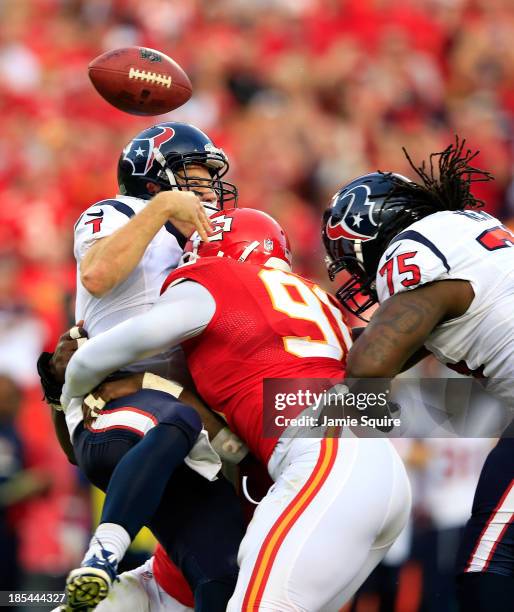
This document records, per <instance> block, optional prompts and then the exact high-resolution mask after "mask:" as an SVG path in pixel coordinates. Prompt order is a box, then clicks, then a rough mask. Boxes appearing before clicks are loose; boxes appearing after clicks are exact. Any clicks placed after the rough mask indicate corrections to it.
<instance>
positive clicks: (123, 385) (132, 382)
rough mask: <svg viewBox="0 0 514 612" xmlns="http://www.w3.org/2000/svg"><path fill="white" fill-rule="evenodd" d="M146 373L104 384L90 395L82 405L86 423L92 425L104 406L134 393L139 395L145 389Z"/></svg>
mask: <svg viewBox="0 0 514 612" xmlns="http://www.w3.org/2000/svg"><path fill="white" fill-rule="evenodd" d="M144 375H145V374H144V372H141V373H140V374H133V375H131V376H127V377H126V378H120V379H119V380H110V381H108V382H104V383H102V384H101V385H98V387H97V388H96V389H95V390H94V391H93V392H92V393H90V394H89V395H88V396H87V397H86V398H85V400H84V402H83V404H82V415H83V417H84V422H85V423H86V425H87V424H90V423H91V421H92V420H93V419H95V418H96V417H97V416H98V415H99V413H100V412H101V410H102V408H103V406H105V405H106V404H108V403H109V402H111V401H112V400H115V399H118V398H120V397H125V396H126V395H131V394H132V393H137V392H138V391H140V390H141V389H142V388H143V377H144Z"/></svg>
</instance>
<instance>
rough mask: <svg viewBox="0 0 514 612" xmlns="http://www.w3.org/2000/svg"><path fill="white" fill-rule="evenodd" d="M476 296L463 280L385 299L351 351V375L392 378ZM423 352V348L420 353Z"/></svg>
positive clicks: (460, 313)
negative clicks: (428, 339)
mask: <svg viewBox="0 0 514 612" xmlns="http://www.w3.org/2000/svg"><path fill="white" fill-rule="evenodd" d="M473 297H474V293H473V289H472V287H471V284H470V283H469V282H467V281H462V280H448V281H438V282H435V283H430V284H427V285H423V286H422V287H419V288H417V289H413V290H412V291H407V292H405V293H399V294H397V295H394V296H392V297H391V298H389V299H388V300H386V301H385V302H384V303H383V304H382V305H381V306H380V308H378V310H376V311H375V313H374V314H373V317H372V319H371V321H370V323H369V325H368V326H367V327H366V329H365V330H364V331H363V332H362V334H361V335H360V336H359V338H358V339H357V341H356V342H355V344H354V345H353V346H352V348H351V350H350V353H349V355H348V361H347V370H346V375H347V377H348V378H392V377H394V376H396V375H397V374H399V373H400V372H401V371H402V369H403V368H404V366H405V365H406V364H407V362H408V361H409V363H410V364H411V365H413V364H412V363H411V358H412V357H413V356H414V354H415V353H416V351H418V350H421V351H423V345H424V343H425V342H426V340H427V338H428V336H429V335H430V333H431V332H432V330H433V329H434V327H436V326H437V325H439V324H440V323H443V322H444V321H447V320H449V319H453V318H455V317H459V316H461V315H463V314H464V313H465V312H466V310H467V309H468V308H469V306H470V304H471V302H472V300H473ZM421 356H424V355H423V352H422V353H421Z"/></svg>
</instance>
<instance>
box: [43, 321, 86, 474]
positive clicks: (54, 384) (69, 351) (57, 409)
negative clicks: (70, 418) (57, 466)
mask: <svg viewBox="0 0 514 612" xmlns="http://www.w3.org/2000/svg"><path fill="white" fill-rule="evenodd" d="M83 323H84V321H79V322H78V323H77V325H75V326H74V327H73V328H72V329H70V330H68V331H66V332H65V333H64V334H62V336H61V337H60V338H59V341H58V343H57V346H56V347H55V351H54V352H53V353H47V352H44V353H41V355H40V356H39V359H38V362H37V370H38V373H39V376H40V379H41V387H42V389H43V393H44V398H45V401H46V402H47V404H48V405H49V406H50V408H51V411H52V422H53V425H54V430H55V434H56V437H57V440H58V442H59V445H60V446H61V448H62V450H63V452H64V454H65V455H66V457H67V458H68V461H69V462H70V463H73V464H74V465H76V463H77V461H76V459H75V454H74V452H73V445H72V443H71V440H70V434H69V431H68V426H67V425H66V419H65V416H64V412H63V411H62V409H61V406H60V396H61V392H62V386H63V383H64V372H65V370H66V366H67V364H68V362H69V360H70V359H71V356H72V355H73V354H74V353H75V352H76V351H77V349H78V347H79V346H80V344H81V343H83V342H85V341H86V338H87V334H86V332H85V330H84V328H83V327H82V325H83Z"/></svg>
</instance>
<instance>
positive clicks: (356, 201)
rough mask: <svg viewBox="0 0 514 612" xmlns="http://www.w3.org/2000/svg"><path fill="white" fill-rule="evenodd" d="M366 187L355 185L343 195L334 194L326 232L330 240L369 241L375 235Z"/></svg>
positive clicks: (370, 204)
mask: <svg viewBox="0 0 514 612" xmlns="http://www.w3.org/2000/svg"><path fill="white" fill-rule="evenodd" d="M370 193H371V191H370V189H369V187H368V186H367V185H356V186H355V187H354V188H353V189H350V190H349V191H346V193H344V195H343V194H336V195H335V196H334V200H333V204H332V214H331V215H330V218H329V220H328V222H327V226H326V232H327V236H328V237H329V238H330V239H331V240H338V239H339V238H346V239H348V240H364V241H366V240H371V239H372V238H375V236H376V235H377V224H376V222H375V221H374V219H373V208H374V203H373V202H371V201H370V200H369V195H370Z"/></svg>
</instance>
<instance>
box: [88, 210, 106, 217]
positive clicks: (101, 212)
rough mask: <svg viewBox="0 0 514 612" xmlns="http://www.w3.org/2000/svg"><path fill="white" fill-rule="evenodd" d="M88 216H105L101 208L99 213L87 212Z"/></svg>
mask: <svg viewBox="0 0 514 612" xmlns="http://www.w3.org/2000/svg"><path fill="white" fill-rule="evenodd" d="M86 214H87V216H88V217H103V216H104V211H103V210H101V211H100V212H97V213H86Z"/></svg>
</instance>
